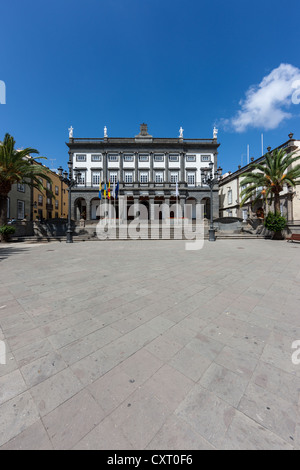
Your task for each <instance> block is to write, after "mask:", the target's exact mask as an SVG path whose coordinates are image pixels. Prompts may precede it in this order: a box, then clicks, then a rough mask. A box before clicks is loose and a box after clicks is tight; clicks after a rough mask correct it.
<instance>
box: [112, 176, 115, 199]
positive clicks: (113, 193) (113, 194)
mask: <svg viewBox="0 0 300 470" xmlns="http://www.w3.org/2000/svg"><path fill="white" fill-rule="evenodd" d="M112 196H113V198H114V199H116V183H115V180H114V184H113V192H112Z"/></svg>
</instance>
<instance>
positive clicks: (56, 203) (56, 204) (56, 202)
mask: <svg viewBox="0 0 300 470" xmlns="http://www.w3.org/2000/svg"><path fill="white" fill-rule="evenodd" d="M55 209H58V201H55Z"/></svg>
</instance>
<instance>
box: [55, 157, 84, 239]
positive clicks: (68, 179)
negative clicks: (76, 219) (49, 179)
mask: <svg viewBox="0 0 300 470" xmlns="http://www.w3.org/2000/svg"><path fill="white" fill-rule="evenodd" d="M68 167H69V175H68V172H67V171H63V168H62V167H61V166H60V167H59V168H58V176H59V178H60V180H61V181H62V182H63V183H65V184H66V185H67V186H68V200H69V202H68V205H69V207H68V226H67V240H66V243H73V230H72V224H71V222H72V221H71V214H72V207H71V203H72V201H71V190H72V188H73V187H74V186H76V184H77V183H78V181H79V180H80V177H81V173H80V171H79V170H76V169H74V170H73V165H72V161H71V160H69V161H68ZM73 173H74V176H75V179H73Z"/></svg>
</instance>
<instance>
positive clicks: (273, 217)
mask: <svg viewBox="0 0 300 470" xmlns="http://www.w3.org/2000/svg"><path fill="white" fill-rule="evenodd" d="M286 224H287V221H286V218H285V217H282V215H281V214H280V213H278V212H269V213H268V215H267V217H266V218H265V221H264V225H265V227H266V228H267V229H268V230H270V231H271V232H273V237H272V239H273V240H283V239H284V237H283V235H282V230H283V229H284V228H285V227H286Z"/></svg>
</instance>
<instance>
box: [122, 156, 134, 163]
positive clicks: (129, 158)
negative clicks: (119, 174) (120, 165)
mask: <svg viewBox="0 0 300 470" xmlns="http://www.w3.org/2000/svg"><path fill="white" fill-rule="evenodd" d="M124 162H133V155H124Z"/></svg>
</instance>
